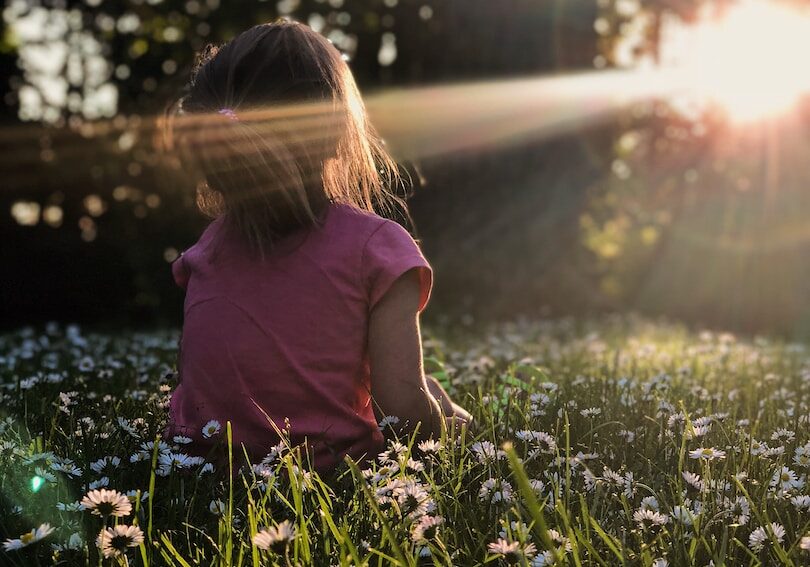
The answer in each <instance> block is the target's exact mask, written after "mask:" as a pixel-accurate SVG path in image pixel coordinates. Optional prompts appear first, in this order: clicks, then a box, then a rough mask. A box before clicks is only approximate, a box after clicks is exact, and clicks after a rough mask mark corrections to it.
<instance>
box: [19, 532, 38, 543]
mask: <svg viewBox="0 0 810 567" xmlns="http://www.w3.org/2000/svg"><path fill="white" fill-rule="evenodd" d="M35 537H36V536H35V535H34V532H28V533H27V534H23V535H21V536H20V541H21V542H23V544H24V545H28V544H29V543H31V542H32V541H34V538H35Z"/></svg>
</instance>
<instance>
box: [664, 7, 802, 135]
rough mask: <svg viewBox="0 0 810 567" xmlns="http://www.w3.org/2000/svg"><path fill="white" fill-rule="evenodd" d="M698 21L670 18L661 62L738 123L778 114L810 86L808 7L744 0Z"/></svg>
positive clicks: (703, 97) (793, 102) (694, 92)
mask: <svg viewBox="0 0 810 567" xmlns="http://www.w3.org/2000/svg"><path fill="white" fill-rule="evenodd" d="M711 9H712V7H711V6H709V7H707V8H706V9H705V10H704V13H703V14H702V17H701V20H700V22H699V23H697V24H688V23H684V22H681V21H680V20H678V19H676V18H672V17H671V18H667V19H665V21H664V22H663V25H662V30H661V36H662V37H661V48H660V54H659V56H660V62H661V64H662V65H663V66H664V67H668V68H672V69H676V70H677V71H678V72H679V74H680V79H679V81H680V82H681V83H682V84H683V86H684V87H685V88H687V89H688V90H689V91H691V93H692V94H693V95H697V96H698V97H699V98H700V99H702V100H703V101H704V102H706V101H711V102H713V103H715V104H718V105H720V106H721V107H722V108H724V109H725V111H726V112H727V113H728V115H729V118H731V119H732V120H733V121H735V122H738V123H739V122H753V121H759V120H763V119H767V118H773V117H775V116H777V115H780V114H783V113H785V112H786V111H788V110H790V109H791V108H792V107H793V106H795V104H796V103H797V102H798V101H799V100H800V99H801V97H802V96H803V95H805V94H807V93H808V92H810V73H808V72H807V63H806V58H807V54H808V53H810V10H808V9H807V8H806V7H805V8H804V9H802V8H799V7H798V6H796V5H795V3H793V4H787V3H785V2H779V1H776V0H741V1H740V2H738V3H736V4H734V5H732V7H730V8H729V9H728V10H727V11H725V12H724V13H722V14H715V15H711V14H709V13H708V10H711Z"/></svg>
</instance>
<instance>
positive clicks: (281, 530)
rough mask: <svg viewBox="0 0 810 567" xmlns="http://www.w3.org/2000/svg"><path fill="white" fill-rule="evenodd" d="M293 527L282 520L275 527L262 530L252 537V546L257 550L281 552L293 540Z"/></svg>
mask: <svg viewBox="0 0 810 567" xmlns="http://www.w3.org/2000/svg"><path fill="white" fill-rule="evenodd" d="M295 532H296V530H295V526H294V525H292V524H291V523H290V521H289V520H284V521H283V522H281V523H280V524H278V525H276V526H271V527H268V528H263V529H261V530H259V531H258V532H256V535H254V536H253V545H255V546H256V547H258V548H259V549H264V550H269V549H272V550H274V551H283V550H284V548H285V547H287V545H289V543H290V542H291V541H292V540H293V539H295Z"/></svg>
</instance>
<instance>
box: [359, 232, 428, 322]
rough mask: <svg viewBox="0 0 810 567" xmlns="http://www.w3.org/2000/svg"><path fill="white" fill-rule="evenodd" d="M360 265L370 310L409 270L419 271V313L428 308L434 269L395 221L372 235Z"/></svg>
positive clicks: (409, 236)
mask: <svg viewBox="0 0 810 567" xmlns="http://www.w3.org/2000/svg"><path fill="white" fill-rule="evenodd" d="M361 264H362V274H363V281H364V282H365V285H366V290H367V292H368V298H369V307H368V308H369V310H371V309H372V308H373V307H374V306H375V305H376V304H377V302H378V301H379V300H380V299H381V298H382V297H383V295H385V292H387V291H388V289H389V288H390V287H391V285H392V284H393V283H394V282H395V281H396V280H397V278H399V277H400V276H401V275H403V274H404V273H405V272H407V271H408V270H410V269H412V268H418V271H419V282H420V290H421V292H420V298H419V307H418V311H422V310H423V309H424V308H425V306H426V305H427V302H428V300H429V299H430V292H431V289H432V287H433V269H432V268H431V266H430V264H429V263H428V261H427V260H426V259H425V257H424V255H423V254H422V251H421V250H420V249H419V245H418V244H416V242H415V241H414V239H413V238H412V237H411V235H410V234H408V231H406V230H405V229H404V228H403V227H402V226H400V225H399V224H397V223H396V222H394V221H390V220H386V221H385V222H384V223H383V224H382V225H381V226H380V227H378V228H377V229H376V230H375V231H374V233H372V235H371V236H370V237H369V239H368V242H366V246H365V248H364V249H363V258H362V262H361Z"/></svg>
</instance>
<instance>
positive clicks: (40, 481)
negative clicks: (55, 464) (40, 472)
mask: <svg viewBox="0 0 810 567" xmlns="http://www.w3.org/2000/svg"><path fill="white" fill-rule="evenodd" d="M44 484H45V479H44V478H42V477H41V476H34V477H33V478H31V492H39V489H40V488H42V487H43V485H44Z"/></svg>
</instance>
